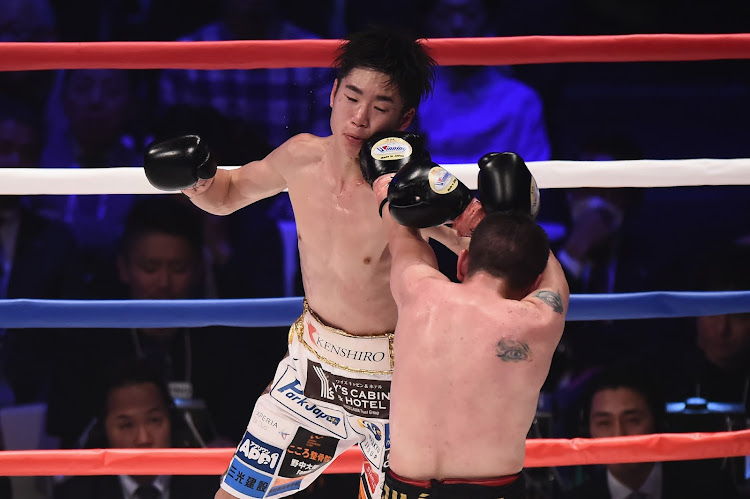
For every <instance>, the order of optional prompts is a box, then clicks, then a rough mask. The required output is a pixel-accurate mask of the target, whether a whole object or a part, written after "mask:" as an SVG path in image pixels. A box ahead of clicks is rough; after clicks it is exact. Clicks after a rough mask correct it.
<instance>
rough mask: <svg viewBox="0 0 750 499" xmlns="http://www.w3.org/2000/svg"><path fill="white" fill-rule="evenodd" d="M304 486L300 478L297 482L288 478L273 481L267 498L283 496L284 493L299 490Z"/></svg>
mask: <svg viewBox="0 0 750 499" xmlns="http://www.w3.org/2000/svg"><path fill="white" fill-rule="evenodd" d="M301 485H302V479H301V478H298V479H296V480H294V479H291V480H290V479H288V478H277V479H275V480H274V481H273V486H272V487H271V488H270V489H269V490H268V495H267V496H266V497H271V496H275V495H278V494H282V493H284V492H289V491H290V490H299V488H300V486H301Z"/></svg>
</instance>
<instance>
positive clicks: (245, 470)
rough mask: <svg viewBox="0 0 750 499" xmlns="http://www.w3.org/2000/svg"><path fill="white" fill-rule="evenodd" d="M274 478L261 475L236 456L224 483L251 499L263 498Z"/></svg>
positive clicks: (230, 464)
mask: <svg viewBox="0 0 750 499" xmlns="http://www.w3.org/2000/svg"><path fill="white" fill-rule="evenodd" d="M271 479H272V477H270V476H268V475H266V474H263V473H259V472H257V471H256V470H254V469H253V468H250V467H249V466H247V465H245V463H243V462H242V461H240V460H239V459H238V458H237V457H236V456H235V458H234V459H232V462H231V463H229V469H227V473H226V475H224V483H225V484H227V485H228V486H229V487H230V488H231V489H232V490H236V491H237V492H239V493H241V494H244V495H245V496H249V497H263V496H264V495H265V494H266V491H267V490H268V486H269V485H270V484H271Z"/></svg>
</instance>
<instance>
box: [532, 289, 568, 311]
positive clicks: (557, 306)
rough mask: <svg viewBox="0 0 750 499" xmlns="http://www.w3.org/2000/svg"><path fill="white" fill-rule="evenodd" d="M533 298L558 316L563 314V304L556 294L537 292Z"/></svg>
mask: <svg viewBox="0 0 750 499" xmlns="http://www.w3.org/2000/svg"><path fill="white" fill-rule="evenodd" d="M534 296H536V297H537V298H539V299H540V300H542V301H543V302H544V303H546V304H547V305H549V306H550V307H552V310H554V311H555V312H557V313H558V314H562V313H563V302H562V298H560V295H559V294H558V293H553V292H552V291H537V292H536V293H534Z"/></svg>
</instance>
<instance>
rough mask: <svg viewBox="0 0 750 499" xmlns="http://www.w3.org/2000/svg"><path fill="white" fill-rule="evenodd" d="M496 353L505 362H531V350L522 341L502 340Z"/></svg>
mask: <svg viewBox="0 0 750 499" xmlns="http://www.w3.org/2000/svg"><path fill="white" fill-rule="evenodd" d="M495 353H496V354H497V356H498V357H500V360H502V361H503V362H521V361H524V360H529V361H530V360H531V348H529V345H527V344H526V343H524V342H522V341H516V340H508V339H502V340H500V341H499V342H498V343H497V348H496V349H495Z"/></svg>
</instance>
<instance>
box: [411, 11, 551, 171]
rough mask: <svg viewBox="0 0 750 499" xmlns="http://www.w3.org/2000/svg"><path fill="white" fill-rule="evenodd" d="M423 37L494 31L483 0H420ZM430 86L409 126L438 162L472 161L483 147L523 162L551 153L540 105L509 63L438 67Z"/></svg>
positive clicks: (490, 13) (491, 15)
mask: <svg viewBox="0 0 750 499" xmlns="http://www.w3.org/2000/svg"><path fill="white" fill-rule="evenodd" d="M423 3H424V5H423V6H422V9H421V11H422V12H423V13H424V20H425V21H424V22H425V27H424V34H425V36H426V37H428V38H449V37H484V36H497V35H499V34H500V33H498V32H497V30H496V29H495V26H498V25H499V23H496V22H495V21H494V20H495V18H496V14H495V9H496V6H495V5H494V3H492V2H489V1H488V0H424V2H423ZM436 74H437V78H436V81H435V90H434V91H433V93H432V96H431V97H430V98H428V99H426V100H425V101H424V102H423V103H422V105H421V107H420V112H419V115H418V122H417V123H416V125H414V126H415V127H416V128H418V129H419V130H421V131H422V132H424V133H425V134H426V135H427V149H428V150H429V151H430V154H431V155H432V159H433V160H434V161H435V162H437V163H443V164H449V163H475V162H476V161H477V160H478V159H479V158H480V157H481V156H482V155H483V154H484V153H485V152H486V151H487V150H488V149H492V150H497V151H513V152H515V153H517V154H519V155H520V156H521V157H522V158H523V159H524V160H526V161H541V160H547V159H549V158H550V144H549V138H548V137H547V129H546V125H545V117H544V105H543V102H542V100H541V98H540V97H539V95H538V94H537V93H536V91H535V90H534V89H533V88H531V87H530V86H528V85H527V84H525V83H523V82H522V81H520V80H518V79H517V78H515V77H514V76H513V69H512V67H510V66H438V67H437V72H436Z"/></svg>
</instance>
